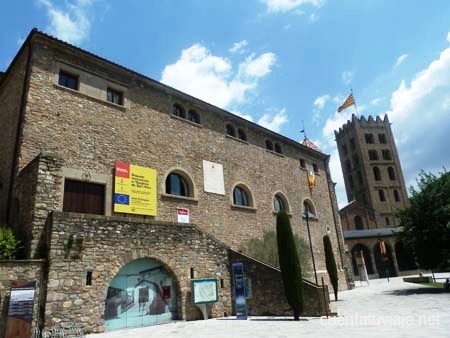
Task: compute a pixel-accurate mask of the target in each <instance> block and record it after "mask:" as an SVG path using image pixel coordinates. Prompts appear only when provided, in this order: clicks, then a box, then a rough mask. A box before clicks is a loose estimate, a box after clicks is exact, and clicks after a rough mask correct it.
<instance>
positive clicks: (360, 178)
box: [356, 170, 363, 185]
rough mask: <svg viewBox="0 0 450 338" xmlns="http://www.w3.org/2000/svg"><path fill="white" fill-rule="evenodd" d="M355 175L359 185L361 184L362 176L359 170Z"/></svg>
mask: <svg viewBox="0 0 450 338" xmlns="http://www.w3.org/2000/svg"><path fill="white" fill-rule="evenodd" d="M356 176H357V177H358V183H359V185H362V184H363V178H362V175H361V172H360V171H359V170H358V171H357V172H356Z"/></svg>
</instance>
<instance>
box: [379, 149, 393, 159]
mask: <svg viewBox="0 0 450 338" xmlns="http://www.w3.org/2000/svg"><path fill="white" fill-rule="evenodd" d="M381 153H382V154H383V160H386V161H390V160H392V156H391V151H390V150H389V149H383V150H381Z"/></svg>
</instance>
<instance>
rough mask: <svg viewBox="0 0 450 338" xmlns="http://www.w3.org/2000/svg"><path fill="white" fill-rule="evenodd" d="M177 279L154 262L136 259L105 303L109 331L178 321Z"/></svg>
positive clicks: (110, 289) (116, 279)
mask: <svg viewBox="0 0 450 338" xmlns="http://www.w3.org/2000/svg"><path fill="white" fill-rule="evenodd" d="M176 286H177V284H176V283H175V279H174V278H173V277H172V276H171V275H170V273H169V272H168V271H167V270H166V269H165V268H164V267H163V265H162V264H161V262H159V261H157V260H153V259H147V258H141V259H136V260H134V261H132V262H130V263H128V264H126V265H125V266H123V267H122V269H121V270H120V271H119V273H118V274H117V275H116V276H115V277H114V279H113V280H112V281H111V283H110V285H109V287H108V293H107V296H106V302H105V328H106V330H115V329H122V328H128V327H139V326H149V325H156V324H161V323H167V322H170V321H172V320H174V319H176V318H177V299H176V298H177V297H176V296H177V291H178V290H177V287H176Z"/></svg>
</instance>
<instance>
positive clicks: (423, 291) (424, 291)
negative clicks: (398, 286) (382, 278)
mask: <svg viewBox="0 0 450 338" xmlns="http://www.w3.org/2000/svg"><path fill="white" fill-rule="evenodd" d="M439 293H448V294H450V291H447V290H445V289H438V288H431V287H419V288H416V289H402V290H392V291H388V292H385V294H387V295H394V296H410V295H430V294H439Z"/></svg>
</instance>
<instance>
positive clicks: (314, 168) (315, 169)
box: [313, 163, 319, 174]
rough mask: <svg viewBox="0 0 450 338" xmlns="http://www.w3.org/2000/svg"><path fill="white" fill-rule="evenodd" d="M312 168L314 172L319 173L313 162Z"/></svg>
mask: <svg viewBox="0 0 450 338" xmlns="http://www.w3.org/2000/svg"><path fill="white" fill-rule="evenodd" d="M313 170H314V172H315V173H316V174H318V173H319V167H318V166H317V164H316V163H313Z"/></svg>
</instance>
